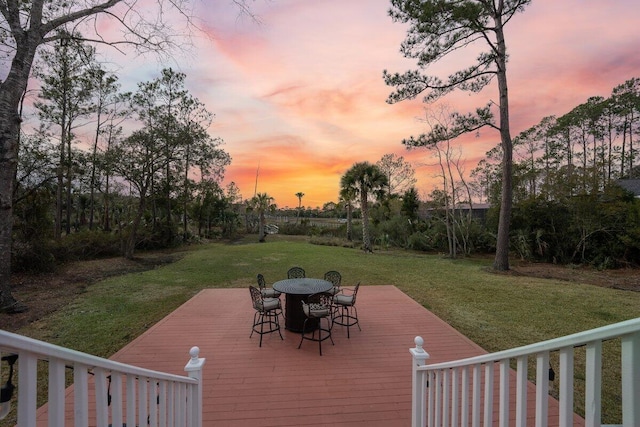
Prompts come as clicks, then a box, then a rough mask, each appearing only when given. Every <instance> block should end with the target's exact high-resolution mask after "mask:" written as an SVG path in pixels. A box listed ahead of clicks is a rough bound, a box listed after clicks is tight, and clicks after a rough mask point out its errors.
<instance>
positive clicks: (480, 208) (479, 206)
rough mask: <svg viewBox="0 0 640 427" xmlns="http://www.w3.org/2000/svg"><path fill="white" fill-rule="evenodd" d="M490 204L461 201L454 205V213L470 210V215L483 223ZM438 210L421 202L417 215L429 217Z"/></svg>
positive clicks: (440, 210) (438, 210) (438, 209)
mask: <svg viewBox="0 0 640 427" xmlns="http://www.w3.org/2000/svg"><path fill="white" fill-rule="evenodd" d="M490 207H491V205H490V204H489V203H474V204H473V205H471V206H470V205H469V204H468V203H462V204H460V205H458V206H457V207H456V213H468V212H469V210H471V216H473V217H474V218H475V219H477V220H478V221H480V222H481V223H484V222H485V220H486V218H487V212H488V211H489V208H490ZM438 212H442V209H440V208H437V209H435V208H430V207H428V205H427V204H426V203H422V204H421V206H420V211H419V216H420V218H431V217H432V216H434V215H437V213H438Z"/></svg>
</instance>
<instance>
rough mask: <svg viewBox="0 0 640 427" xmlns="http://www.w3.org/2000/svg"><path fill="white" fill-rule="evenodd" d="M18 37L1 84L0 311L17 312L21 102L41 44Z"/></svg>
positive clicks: (24, 35)
mask: <svg viewBox="0 0 640 427" xmlns="http://www.w3.org/2000/svg"><path fill="white" fill-rule="evenodd" d="M21 36H22V37H17V38H16V45H17V49H16V55H15V56H14V58H13V61H12V63H11V69H10V70H9V74H8V75H7V78H6V79H5V80H4V82H2V83H0V311H4V312H8V313H17V312H21V311H24V310H26V309H27V307H26V306H25V305H24V304H21V303H20V302H18V301H17V300H16V299H15V298H14V297H13V295H12V294H11V234H12V231H13V188H14V185H15V178H16V171H17V168H18V138H19V135H20V116H19V115H18V111H19V106H20V99H21V98H22V94H23V93H24V92H25V90H26V89H27V82H28V80H29V73H30V71H31V64H32V63H33V57H34V55H35V52H36V48H37V47H38V45H39V44H40V41H41V37H40V36H39V35H38V34H36V33H22V34H21Z"/></svg>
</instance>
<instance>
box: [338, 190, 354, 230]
mask: <svg viewBox="0 0 640 427" xmlns="http://www.w3.org/2000/svg"><path fill="white" fill-rule="evenodd" d="M356 196H357V194H356V190H355V188H353V187H343V188H341V189H340V203H342V204H344V207H345V210H346V211H347V240H348V241H351V240H353V202H354V201H355V200H356Z"/></svg>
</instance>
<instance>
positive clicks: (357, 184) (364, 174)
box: [340, 162, 387, 252]
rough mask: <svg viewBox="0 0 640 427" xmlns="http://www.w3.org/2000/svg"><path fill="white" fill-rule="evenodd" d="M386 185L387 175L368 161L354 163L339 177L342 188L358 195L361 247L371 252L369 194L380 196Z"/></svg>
mask: <svg viewBox="0 0 640 427" xmlns="http://www.w3.org/2000/svg"><path fill="white" fill-rule="evenodd" d="M386 185H387V177H386V175H385V174H384V173H382V171H381V170H380V168H379V167H378V166H376V165H374V164H371V163H369V162H360V163H355V164H354V165H353V166H352V167H351V169H349V170H348V171H347V172H345V174H344V175H343V176H342V178H341V179H340V187H341V188H342V189H343V190H347V191H355V192H356V194H358V195H359V196H360V209H361V211H362V249H363V250H364V251H365V252H373V248H372V246H371V235H370V233H369V201H368V198H369V194H371V195H374V196H377V197H381V196H382V195H383V194H384V188H385V186H386Z"/></svg>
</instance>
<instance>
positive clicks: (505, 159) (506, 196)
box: [493, 18, 513, 271]
mask: <svg viewBox="0 0 640 427" xmlns="http://www.w3.org/2000/svg"><path fill="white" fill-rule="evenodd" d="M496 37H497V40H498V47H497V49H498V52H499V55H500V58H499V60H498V91H499V93H500V144H501V146H502V197H501V200H500V216H499V220H498V238H497V241H496V256H495V259H494V261H493V268H494V270H498V271H507V270H509V228H510V224H511V205H512V197H513V186H512V169H513V142H512V141H511V133H510V130H509V96H508V92H507V68H506V66H507V61H506V45H505V41H504V33H503V27H502V22H500V19H499V18H498V19H497V20H496Z"/></svg>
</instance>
